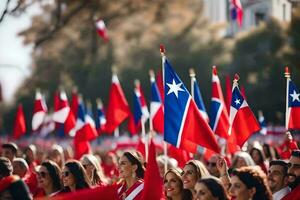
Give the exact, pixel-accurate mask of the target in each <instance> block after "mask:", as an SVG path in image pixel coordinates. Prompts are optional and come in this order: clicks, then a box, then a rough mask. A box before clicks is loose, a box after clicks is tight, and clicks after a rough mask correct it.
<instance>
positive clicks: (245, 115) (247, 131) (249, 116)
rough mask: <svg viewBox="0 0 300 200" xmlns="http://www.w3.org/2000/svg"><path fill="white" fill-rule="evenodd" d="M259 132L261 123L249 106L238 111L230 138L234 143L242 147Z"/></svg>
mask: <svg viewBox="0 0 300 200" xmlns="http://www.w3.org/2000/svg"><path fill="white" fill-rule="evenodd" d="M259 130H260V126H259V123H258V122H257V120H256V118H255V116H254V114H253V113H252V111H251V109H250V108H249V106H246V107H243V108H240V109H239V110H238V111H237V113H236V115H235V117H234V120H233V122H232V132H231V136H230V137H231V138H232V139H233V141H234V140H235V143H236V144H237V145H239V146H240V147H242V146H243V145H244V143H245V142H246V141H247V140H248V138H249V137H250V136H251V135H252V134H253V133H255V132H257V131H259ZM233 137H235V138H233Z"/></svg>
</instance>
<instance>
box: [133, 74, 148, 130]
mask: <svg viewBox="0 0 300 200" xmlns="http://www.w3.org/2000/svg"><path fill="white" fill-rule="evenodd" d="M148 118H149V112H148V108H147V104H146V99H145V96H144V94H143V92H142V89H141V84H140V82H139V81H138V80H136V81H135V88H134V93H133V114H131V116H130V119H129V120H130V121H129V124H128V130H129V132H131V134H137V133H138V132H139V131H141V128H142V120H143V123H145V122H146V120H147V119H148Z"/></svg>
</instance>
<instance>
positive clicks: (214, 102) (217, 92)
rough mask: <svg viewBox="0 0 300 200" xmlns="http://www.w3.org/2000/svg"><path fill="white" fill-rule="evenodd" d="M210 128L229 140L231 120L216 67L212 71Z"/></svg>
mask: <svg viewBox="0 0 300 200" xmlns="http://www.w3.org/2000/svg"><path fill="white" fill-rule="evenodd" d="M210 112H211V113H210V126H211V128H212V130H213V131H214V133H215V134H217V135H218V136H220V137H222V138H228V129H229V118H228V112H227V109H226V104H225V101H224V97H223V92H222V88H221V84H220V79H219V76H218V74H217V68H216V66H213V69H212V97H211V111H210Z"/></svg>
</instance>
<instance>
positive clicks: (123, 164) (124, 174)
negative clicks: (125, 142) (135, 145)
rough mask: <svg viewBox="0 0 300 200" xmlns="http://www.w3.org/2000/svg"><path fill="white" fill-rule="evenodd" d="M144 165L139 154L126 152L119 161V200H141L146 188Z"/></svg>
mask: <svg viewBox="0 0 300 200" xmlns="http://www.w3.org/2000/svg"><path fill="white" fill-rule="evenodd" d="M144 172H145V170H144V164H143V163H142V158H141V155H139V154H138V153H137V152H129V151H127V152H124V153H123V155H122V156H121V157H120V159H119V174H120V178H121V182H120V184H119V187H118V196H119V200H123V199H126V198H127V199H131V200H140V199H141V196H142V191H143V188H144V180H143V178H144Z"/></svg>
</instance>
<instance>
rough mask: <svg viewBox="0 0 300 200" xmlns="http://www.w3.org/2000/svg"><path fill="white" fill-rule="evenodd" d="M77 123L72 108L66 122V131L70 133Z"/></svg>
mask: <svg viewBox="0 0 300 200" xmlns="http://www.w3.org/2000/svg"><path fill="white" fill-rule="evenodd" d="M75 124H76V120H75V116H74V114H73V112H72V110H70V112H69V115H68V117H67V119H66V121H65V123H64V131H65V133H69V132H70V131H71V130H72V129H73V128H74V127H75Z"/></svg>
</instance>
